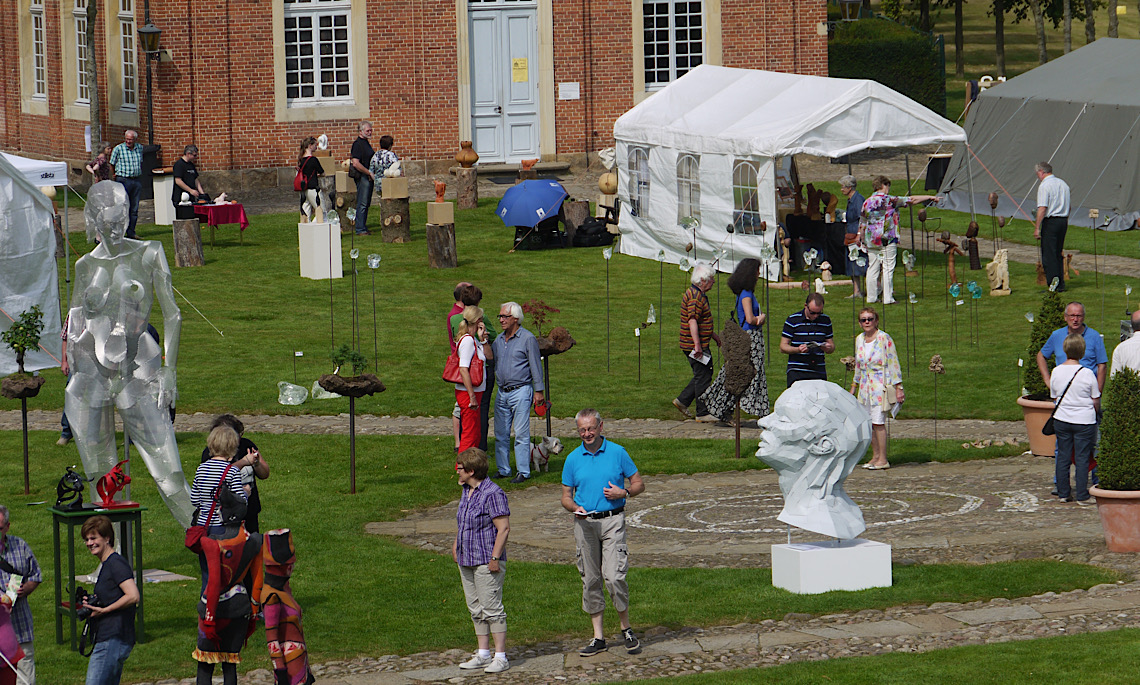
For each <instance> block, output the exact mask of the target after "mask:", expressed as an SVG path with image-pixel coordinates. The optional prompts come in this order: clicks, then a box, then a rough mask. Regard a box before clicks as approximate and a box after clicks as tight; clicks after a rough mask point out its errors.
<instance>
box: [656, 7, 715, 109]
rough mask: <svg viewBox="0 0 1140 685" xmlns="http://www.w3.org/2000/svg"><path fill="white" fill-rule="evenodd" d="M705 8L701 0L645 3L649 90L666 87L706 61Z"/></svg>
mask: <svg viewBox="0 0 1140 685" xmlns="http://www.w3.org/2000/svg"><path fill="white" fill-rule="evenodd" d="M702 5H703V3H702V2H701V0H664V1H657V2H648V1H647V2H644V3H642V9H641V14H642V26H643V36H644V42H645V45H644V48H645V88H646V90H655V89H657V88H662V87H664V86H665V85H666V84H668V83H670V82H672V81H674V80H676V79H677V78H678V77H680V76H684V75H685V74H686V73H688V71H689V70H690V69H693V68H694V67H696V66H698V65H700V64H701V62H702V61H703V59H704V53H705V39H704V8H703V6H702Z"/></svg>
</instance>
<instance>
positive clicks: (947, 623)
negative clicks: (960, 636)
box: [902, 614, 962, 633]
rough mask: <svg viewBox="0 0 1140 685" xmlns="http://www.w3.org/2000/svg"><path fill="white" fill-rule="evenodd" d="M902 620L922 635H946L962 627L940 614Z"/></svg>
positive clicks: (957, 622) (909, 617) (958, 622)
mask: <svg viewBox="0 0 1140 685" xmlns="http://www.w3.org/2000/svg"><path fill="white" fill-rule="evenodd" d="M902 620H903V621H905V622H906V623H909V624H910V625H912V626H914V627H916V628H918V629H919V630H920V631H922V632H924V633H947V632H950V631H952V630H958V629H959V628H961V627H962V622H961V621H955V620H954V619H952V618H947V617H946V616H944V615H942V614H918V615H917V616H907V617H906V618H904V619H902Z"/></svg>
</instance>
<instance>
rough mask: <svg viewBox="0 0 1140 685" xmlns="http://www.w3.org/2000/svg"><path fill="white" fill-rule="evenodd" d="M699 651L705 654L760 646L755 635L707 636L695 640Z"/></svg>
mask: <svg viewBox="0 0 1140 685" xmlns="http://www.w3.org/2000/svg"><path fill="white" fill-rule="evenodd" d="M697 642H698V643H699V644H700V646H701V649H703V650H704V651H706V652H715V651H718V650H725V649H749V648H752V647H758V646H759V645H760V643H759V641H758V638H757V635H756V634H755V633H741V634H736V635H708V636H704V637H699V638H697Z"/></svg>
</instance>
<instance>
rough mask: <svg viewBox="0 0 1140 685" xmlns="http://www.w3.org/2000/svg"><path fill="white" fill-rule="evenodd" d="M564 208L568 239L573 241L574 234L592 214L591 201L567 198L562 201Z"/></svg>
mask: <svg viewBox="0 0 1140 685" xmlns="http://www.w3.org/2000/svg"><path fill="white" fill-rule="evenodd" d="M562 210H563V212H564V214H565V216H566V240H567V241H573V240H574V234H575V233H577V232H578V227H579V226H581V225H582V222H583V221H585V220H586V219H588V218H589V216H590V202H589V201H588V200H567V201H565V202H563V203H562ZM571 244H572V242H571Z"/></svg>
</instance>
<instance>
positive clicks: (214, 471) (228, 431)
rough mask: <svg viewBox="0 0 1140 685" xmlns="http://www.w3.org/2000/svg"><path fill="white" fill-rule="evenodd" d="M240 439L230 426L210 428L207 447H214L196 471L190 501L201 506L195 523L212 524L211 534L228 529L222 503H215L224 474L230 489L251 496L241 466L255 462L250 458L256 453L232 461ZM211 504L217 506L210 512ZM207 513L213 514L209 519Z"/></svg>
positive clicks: (210, 525)
mask: <svg viewBox="0 0 1140 685" xmlns="http://www.w3.org/2000/svg"><path fill="white" fill-rule="evenodd" d="M238 441H239V439H238V434H237V432H236V431H235V430H234V429H233V428H230V427H229V426H218V427H217V428H215V429H213V430H212V431H210V435H209V437H207V438H206V449H208V450H209V451H210V458H209V459H207V460H206V461H204V462H202V463H201V465H199V466H198V470H197V471H196V472H195V473H194V487H193V488H192V489H191V491H190V501H191V502H193V503H194V506H195V507H196V508H197V510H198V515H197V517H196V518H195V520H194V523H195V524H196V525H199V526H209V527H210V528H209V533H211V534H213V533H219V534H220V533H222V532H223V530H224V528H223V527H222V507H221V505H220V504H219V505H218V506H213V505H214V498H215V497H220V496H221V490H220V489H219V487H218V486H219V485H222V480H223V477H224V479H225V483H224V487H225V488H226V489H228V490H230V491H231V492H233V493H234V494H235V495H237V497H238V498H239V499H241V500H242V501H243V502H244V501H246V499H247V498H246V493H245V488H244V487H242V483H241V470H242V467H244V466H252V465H253V464H252V463H249V462H247V460H252V459H254V457H253V456H252V454H251V455H247V456H246V457H244V458H242V459H239V460H237V461H234V462H232V463H231V461H230V460H231V459H233V458H234V455H235V454H236V453H237V448H238ZM227 467H229V470H228V471H227ZM211 508H213V510H214V512H213V514H211V513H210V509H211ZM207 516H209V518H210V520H209V521H207V520H206V517H207ZM215 529H216V530H215Z"/></svg>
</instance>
